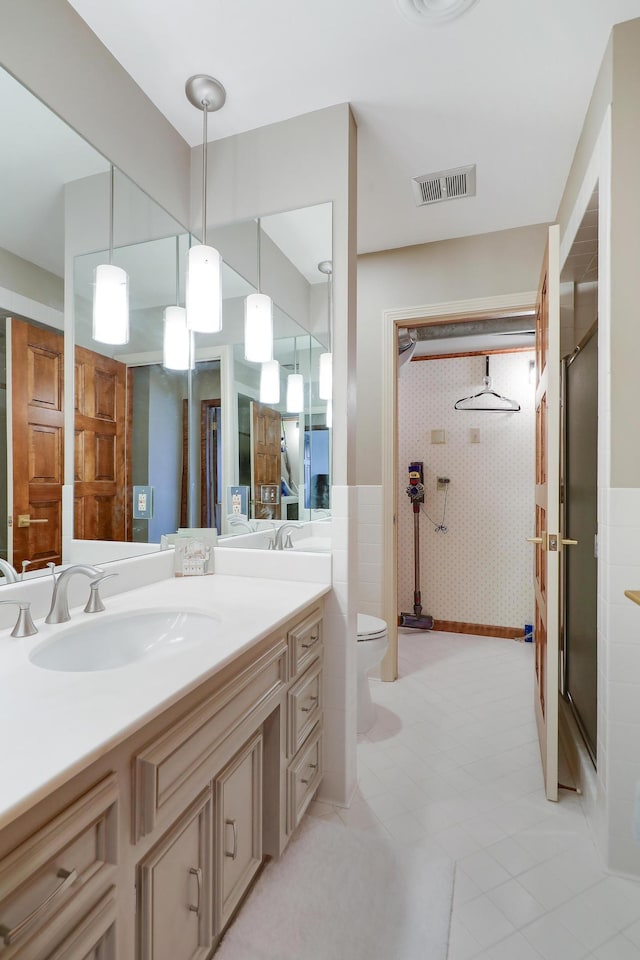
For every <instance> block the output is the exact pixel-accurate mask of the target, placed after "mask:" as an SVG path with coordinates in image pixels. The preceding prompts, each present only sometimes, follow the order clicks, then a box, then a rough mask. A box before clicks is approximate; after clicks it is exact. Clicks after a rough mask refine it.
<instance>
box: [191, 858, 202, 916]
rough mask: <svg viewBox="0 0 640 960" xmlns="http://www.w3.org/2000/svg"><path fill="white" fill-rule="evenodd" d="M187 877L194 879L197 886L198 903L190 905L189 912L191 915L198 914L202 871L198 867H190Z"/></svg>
mask: <svg viewBox="0 0 640 960" xmlns="http://www.w3.org/2000/svg"><path fill="white" fill-rule="evenodd" d="M189 876H190V877H195V878H196V883H197V885H198V901H197V903H190V904H189V910H190V911H191V913H197V914H199V913H200V899H201V896H202V870H201V868H200V867H190V868H189Z"/></svg>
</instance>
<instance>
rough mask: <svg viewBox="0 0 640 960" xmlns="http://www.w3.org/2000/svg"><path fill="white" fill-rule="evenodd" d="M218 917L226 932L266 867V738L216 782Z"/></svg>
mask: <svg viewBox="0 0 640 960" xmlns="http://www.w3.org/2000/svg"><path fill="white" fill-rule="evenodd" d="M215 797H216V857H215V859H216V881H217V882H216V888H217V895H216V914H217V929H218V930H220V931H222V930H223V929H224V927H225V926H226V924H227V923H228V921H229V919H230V918H231V916H232V914H233V911H234V910H235V908H236V907H237V906H238V903H239V902H240V900H241V898H242V896H243V894H244V893H245V891H246V890H247V888H248V886H249V884H250V883H251V881H252V879H253V877H254V876H255V874H256V872H257V870H258V869H259V867H260V865H261V863H262V735H261V734H258V735H257V736H255V737H253V739H252V740H251V741H250V742H249V743H248V744H247V745H246V746H245V747H244V748H243V749H242V750H241V751H240V752H239V753H238V755H237V756H236V757H235V758H234V760H233V761H232V762H231V763H230V764H229V766H228V767H227V768H226V769H225V770H223V771H222V773H220V774H219V775H218V776H217V777H216V780H215Z"/></svg>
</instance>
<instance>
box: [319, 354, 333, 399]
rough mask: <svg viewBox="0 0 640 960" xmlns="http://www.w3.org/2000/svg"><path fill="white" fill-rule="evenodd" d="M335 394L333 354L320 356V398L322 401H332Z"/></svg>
mask: <svg viewBox="0 0 640 960" xmlns="http://www.w3.org/2000/svg"><path fill="white" fill-rule="evenodd" d="M332 392H333V354H331V353H321V354H320V371H319V376H318V396H319V397H320V399H321V400H331V396H332Z"/></svg>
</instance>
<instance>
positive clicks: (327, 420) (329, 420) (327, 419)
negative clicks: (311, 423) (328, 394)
mask: <svg viewBox="0 0 640 960" xmlns="http://www.w3.org/2000/svg"><path fill="white" fill-rule="evenodd" d="M324 425H325V427H327V429H328V430H330V429H331V427H332V426H333V401H332V400H327V410H326V413H325V415H324Z"/></svg>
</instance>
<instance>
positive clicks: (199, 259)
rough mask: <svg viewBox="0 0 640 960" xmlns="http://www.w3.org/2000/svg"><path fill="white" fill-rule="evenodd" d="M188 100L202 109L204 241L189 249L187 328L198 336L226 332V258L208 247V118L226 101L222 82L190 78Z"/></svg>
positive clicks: (202, 76)
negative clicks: (224, 314) (223, 311)
mask: <svg viewBox="0 0 640 960" xmlns="http://www.w3.org/2000/svg"><path fill="white" fill-rule="evenodd" d="M185 92H186V94H187V99H188V101H189V103H191V104H192V105H193V106H194V107H197V109H198V110H202V240H203V242H202V243H201V244H196V245H194V246H193V247H190V248H189V258H188V261H187V293H186V304H187V326H188V328H189V330H193V331H194V332H196V333H218V331H219V330H222V258H221V257H220V254H219V253H218V251H217V250H216V249H214V247H209V246H207V176H208V166H207V142H208V136H207V118H208V115H209V111H212V112H213V111H215V110H219V109H220V107H222V106H223V105H224V102H225V99H226V93H225V89H224V87H223V86H222V84H221V83H219V82H218V81H217V80H215V79H214V78H213V77H210V76H208V75H207V74H203V73H199V74H196V75H195V76H193V77H189V79H188V80H187V83H186V85H185Z"/></svg>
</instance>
